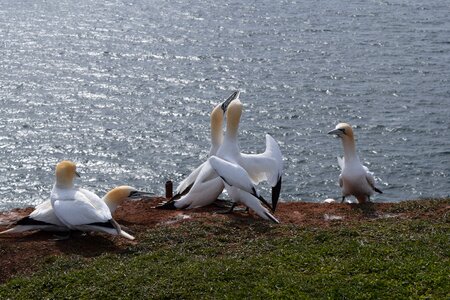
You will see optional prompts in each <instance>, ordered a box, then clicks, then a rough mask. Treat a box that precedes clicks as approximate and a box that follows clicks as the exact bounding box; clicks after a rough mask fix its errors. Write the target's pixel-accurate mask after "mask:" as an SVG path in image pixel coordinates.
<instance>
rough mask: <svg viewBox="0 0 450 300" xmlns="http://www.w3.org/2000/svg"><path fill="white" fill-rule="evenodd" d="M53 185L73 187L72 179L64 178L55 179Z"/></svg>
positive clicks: (63, 187)
mask: <svg viewBox="0 0 450 300" xmlns="http://www.w3.org/2000/svg"><path fill="white" fill-rule="evenodd" d="M55 187H57V188H60V189H73V187H74V184H73V181H71V180H70V181H69V180H65V179H58V178H57V179H56V183H55Z"/></svg>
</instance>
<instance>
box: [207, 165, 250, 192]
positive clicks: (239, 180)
mask: <svg viewBox="0 0 450 300" xmlns="http://www.w3.org/2000/svg"><path fill="white" fill-rule="evenodd" d="M209 163H210V164H211V166H212V168H213V169H214V171H216V173H217V174H218V175H219V176H220V177H221V178H222V179H223V181H224V182H225V183H226V184H228V185H230V186H234V187H236V188H238V189H241V190H244V191H246V192H248V193H251V194H254V195H256V190H255V187H254V185H253V183H252V181H251V180H250V177H249V174H248V173H247V171H245V169H244V168H242V167H241V166H240V165H238V164H235V163H230V162H228V161H226V160H223V159H221V158H219V157H217V156H211V157H210V158H209Z"/></svg>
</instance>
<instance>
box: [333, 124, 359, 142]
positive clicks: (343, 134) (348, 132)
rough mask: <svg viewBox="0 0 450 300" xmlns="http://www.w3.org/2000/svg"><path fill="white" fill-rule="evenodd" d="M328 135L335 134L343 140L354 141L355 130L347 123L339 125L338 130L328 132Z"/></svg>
mask: <svg viewBox="0 0 450 300" xmlns="http://www.w3.org/2000/svg"><path fill="white" fill-rule="evenodd" d="M328 134H334V135H337V136H338V137H340V138H342V139H351V140H353V139H354V136H353V129H352V127H351V126H350V124H347V123H339V124H337V125H336V128H335V129H333V130H331V131H330V132H328Z"/></svg>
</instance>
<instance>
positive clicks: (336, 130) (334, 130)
mask: <svg viewBox="0 0 450 300" xmlns="http://www.w3.org/2000/svg"><path fill="white" fill-rule="evenodd" d="M328 134H334V135H338V136H339V135H341V134H342V131H340V130H339V129H333V130H331V131H328Z"/></svg>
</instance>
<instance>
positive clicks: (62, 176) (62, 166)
mask: <svg viewBox="0 0 450 300" xmlns="http://www.w3.org/2000/svg"><path fill="white" fill-rule="evenodd" d="M75 177H80V174H78V172H77V166H76V165H75V163H73V162H71V161H69V160H63V161H61V162H59V163H58V164H57V165H56V183H57V184H58V185H60V186H64V187H72V186H73V180H74V178H75Z"/></svg>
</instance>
